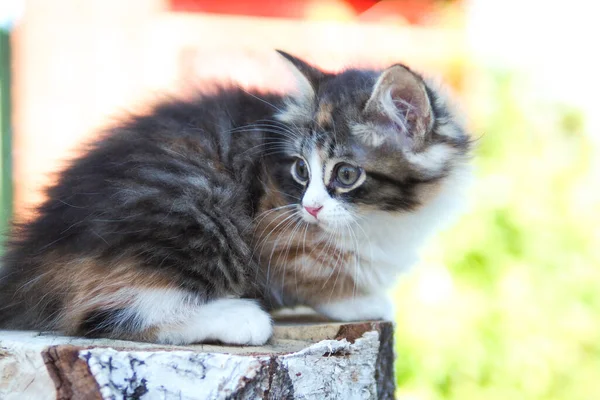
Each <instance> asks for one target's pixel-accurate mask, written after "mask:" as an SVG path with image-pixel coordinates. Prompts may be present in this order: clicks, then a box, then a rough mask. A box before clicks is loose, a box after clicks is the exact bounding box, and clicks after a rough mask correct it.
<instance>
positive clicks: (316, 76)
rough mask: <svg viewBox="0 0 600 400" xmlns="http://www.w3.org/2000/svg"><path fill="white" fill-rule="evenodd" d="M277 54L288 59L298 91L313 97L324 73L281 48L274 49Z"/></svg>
mask: <svg viewBox="0 0 600 400" xmlns="http://www.w3.org/2000/svg"><path fill="white" fill-rule="evenodd" d="M275 51H277V53H279V55H281V56H282V57H283V58H285V59H286V61H288V63H289V64H290V66H291V68H290V69H291V70H292V73H293V74H294V77H295V78H296V81H297V83H298V85H299V89H300V91H301V92H302V93H303V94H304V95H305V96H307V97H308V98H311V99H312V98H313V97H314V96H315V94H316V92H317V88H318V87H319V82H320V81H321V80H322V79H323V78H324V77H325V75H326V74H325V73H324V72H323V71H321V70H320V69H318V68H316V67H313V66H312V65H310V64H309V63H307V62H306V61H303V60H301V59H299V58H298V57H294V56H293V55H291V54H288V53H286V52H285V51H282V50H275Z"/></svg>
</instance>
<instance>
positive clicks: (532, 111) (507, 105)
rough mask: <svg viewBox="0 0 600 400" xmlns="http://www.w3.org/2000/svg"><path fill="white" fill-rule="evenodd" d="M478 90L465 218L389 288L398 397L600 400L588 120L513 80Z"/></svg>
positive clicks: (599, 295)
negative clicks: (471, 177) (393, 307)
mask: <svg viewBox="0 0 600 400" xmlns="http://www.w3.org/2000/svg"><path fill="white" fill-rule="evenodd" d="M476 83H477V94H476V98H475V99H474V101H473V104H476V105H477V107H475V110H471V111H474V115H470V117H471V118H472V119H473V124H474V125H475V129H474V130H475V132H477V133H476V135H475V136H476V137H479V140H478V144H477V150H476V154H475V164H476V168H477V178H476V182H475V184H474V187H473V190H472V195H471V203H472V205H471V207H470V211H469V213H468V214H467V215H466V216H465V217H464V218H462V219H461V220H460V222H459V223H458V224H457V225H455V226H454V227H453V228H452V229H451V230H450V231H448V232H445V233H444V234H443V235H441V237H439V238H438V239H437V241H436V243H435V244H434V246H432V247H428V248H427V249H426V251H425V252H424V253H425V255H424V261H423V264H424V265H422V266H421V267H420V268H417V269H416V270H415V271H414V273H412V274H410V275H409V276H407V277H405V279H404V280H403V281H402V282H401V283H400V285H399V287H398V288H397V290H396V292H395V293H396V303H397V308H398V312H397V329H396V357H397V361H396V378H397V387H398V392H397V397H398V398H399V399H411V400H412V399H419V400H421V399H423V400H430V399H431V400H433V399H460V400H466V399H487V400H494V399H498V400H500V399H502V400H505V399H569V400H577V399H582V400H583V399H586V400H587V399H600V379H599V377H600V317H599V316H600V290H599V287H598V284H599V282H600V268H599V266H600V246H598V243H597V241H598V228H597V226H598V225H599V224H598V223H599V222H600V215H599V212H600V207H599V204H598V202H597V199H598V191H600V188H599V187H598V185H597V182H598V178H599V177H597V176H596V177H594V176H592V172H591V171H592V169H591V168H590V165H591V160H592V152H593V150H592V149H593V146H592V143H591V141H590V137H589V136H587V135H586V127H585V118H584V115H583V114H582V113H580V112H579V111H578V110H577V109H575V108H573V107H569V106H565V105H560V104H555V103H551V102H550V101H545V100H544V99H541V98H540V97H541V96H539V95H538V97H537V98H536V97H535V93H534V92H535V91H528V90H527V79H526V77H523V76H519V74H517V73H507V72H499V71H481V73H480V77H479V81H478V82H476ZM526 93H530V94H529V95H527V94H526ZM531 93H533V94H531ZM594 181H595V182H596V183H595V184H594ZM594 233H595V234H594ZM594 242H596V243H594Z"/></svg>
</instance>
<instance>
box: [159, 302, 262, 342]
mask: <svg viewBox="0 0 600 400" xmlns="http://www.w3.org/2000/svg"><path fill="white" fill-rule="evenodd" d="M272 333H273V326H272V323H271V316H270V315H269V314H268V313H267V312H266V311H264V310H262V309H261V308H260V306H259V305H258V304H257V303H256V302H255V301H253V300H248V299H219V300H215V301H212V302H210V303H207V304H204V305H201V306H199V307H198V310H197V312H195V313H194V315H193V316H192V317H191V318H190V320H189V321H185V322H184V325H183V326H179V327H177V328H175V329H165V330H163V331H162V332H161V333H160V334H159V340H160V341H162V342H163V343H171V344H189V343H200V342H209V341H219V342H222V343H224V344H235V345H249V346H259V345H262V344H265V343H266V342H267V340H269V338H270V337H271V335H272Z"/></svg>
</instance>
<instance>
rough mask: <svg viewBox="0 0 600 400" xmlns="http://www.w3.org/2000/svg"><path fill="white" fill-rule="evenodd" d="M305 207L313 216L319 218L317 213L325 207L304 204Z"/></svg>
mask: <svg viewBox="0 0 600 400" xmlns="http://www.w3.org/2000/svg"><path fill="white" fill-rule="evenodd" d="M304 208H305V209H306V211H308V213H309V214H310V215H312V216H313V217H315V218H317V214H318V213H319V211H321V209H322V208H323V206H319V207H306V206H304Z"/></svg>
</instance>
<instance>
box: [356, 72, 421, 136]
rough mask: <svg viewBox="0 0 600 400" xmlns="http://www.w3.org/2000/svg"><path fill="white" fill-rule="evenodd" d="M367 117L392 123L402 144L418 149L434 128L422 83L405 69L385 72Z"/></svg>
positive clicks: (367, 110)
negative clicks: (406, 143) (405, 143)
mask: <svg viewBox="0 0 600 400" xmlns="http://www.w3.org/2000/svg"><path fill="white" fill-rule="evenodd" d="M364 112H365V114H366V115H367V117H370V118H374V119H375V120H376V121H379V122H386V123H387V124H389V123H392V124H393V125H394V126H395V128H397V129H398V130H399V134H401V135H402V136H401V137H400V138H401V139H402V141H403V142H408V144H409V145H410V147H412V148H414V147H418V146H419V145H421V144H422V143H423V141H424V140H425V137H426V135H427V134H428V133H429V131H430V130H431V127H432V125H433V112H432V109H431V102H430V99H429V96H428V94H427V90H426V89H425V83H424V82H423V80H422V79H421V78H420V77H419V76H417V75H416V74H415V73H413V72H412V71H411V70H409V69H408V68H406V67H404V66H402V65H393V66H391V67H389V68H388V69H386V70H385V71H383V72H382V73H381V75H380V76H379V78H378V79H377V82H376V83H375V87H374V88H373V93H372V94H371V97H370V98H369V101H367V104H366V106H365V109H364Z"/></svg>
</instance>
